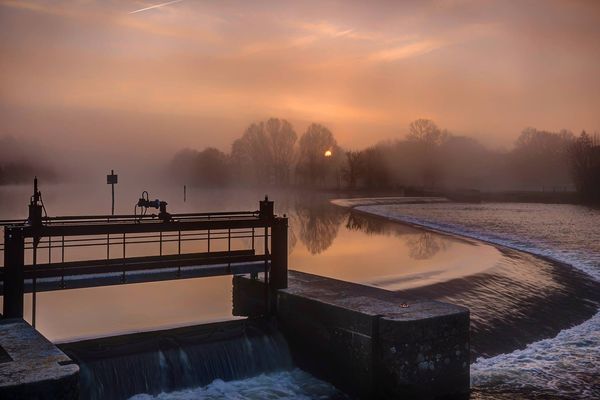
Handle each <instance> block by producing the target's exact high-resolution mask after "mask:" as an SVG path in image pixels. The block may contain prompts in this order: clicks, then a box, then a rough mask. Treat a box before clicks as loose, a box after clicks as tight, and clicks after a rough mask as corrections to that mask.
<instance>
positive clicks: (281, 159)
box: [265, 118, 298, 185]
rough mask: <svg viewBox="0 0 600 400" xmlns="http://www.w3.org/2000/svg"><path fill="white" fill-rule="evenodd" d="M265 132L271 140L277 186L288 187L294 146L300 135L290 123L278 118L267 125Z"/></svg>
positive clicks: (272, 163) (273, 168) (272, 161)
mask: <svg viewBox="0 0 600 400" xmlns="http://www.w3.org/2000/svg"><path fill="white" fill-rule="evenodd" d="M265 132H266V134H267V137H268V139H269V147H270V149H269V150H270V153H271V154H270V156H271V160H270V162H271V168H272V170H273V177H274V180H275V184H277V185H288V184H289V183H290V172H291V169H292V165H293V163H294V145H295V144H296V140H297V139H298V135H296V132H295V131H294V128H293V127H292V125H291V124H290V123H289V122H288V121H286V120H284V119H281V120H280V119H277V118H271V119H269V120H268V121H267V122H266V123H265Z"/></svg>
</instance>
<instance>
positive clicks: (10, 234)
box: [3, 227, 25, 318]
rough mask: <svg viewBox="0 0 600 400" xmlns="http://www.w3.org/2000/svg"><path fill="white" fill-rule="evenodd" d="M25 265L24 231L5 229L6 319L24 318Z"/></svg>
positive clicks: (15, 228) (11, 228) (4, 310)
mask: <svg viewBox="0 0 600 400" xmlns="http://www.w3.org/2000/svg"><path fill="white" fill-rule="evenodd" d="M24 264H25V239H24V237H23V230H22V228H18V227H6V228H5V229H4V307H3V315H4V318H23V297H24V293H25V285H24V281H23V280H24V275H23V265H24Z"/></svg>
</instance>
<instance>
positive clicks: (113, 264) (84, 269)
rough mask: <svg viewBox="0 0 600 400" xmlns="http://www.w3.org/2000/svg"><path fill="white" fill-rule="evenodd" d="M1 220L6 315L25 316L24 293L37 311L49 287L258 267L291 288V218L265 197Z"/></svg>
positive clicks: (274, 283)
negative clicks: (162, 209) (175, 208)
mask: <svg viewBox="0 0 600 400" xmlns="http://www.w3.org/2000/svg"><path fill="white" fill-rule="evenodd" d="M0 226H2V227H3V229H4V244H3V245H2V247H0V253H2V256H3V257H2V258H3V260H4V267H3V268H0V277H1V280H2V281H3V287H2V289H3V294H4V310H3V311H4V313H3V314H4V317H22V316H23V296H24V293H25V292H27V291H30V292H31V293H32V294H33V296H34V297H33V303H34V304H33V309H34V314H35V293H36V292H37V291H45V290H58V289H64V288H73V287H89V286H103V285H106V284H116V283H129V282H140V281H146V282H147V281H153V280H159V279H160V280H164V279H179V278H185V277H198V276H217V275H231V274H238V273H252V274H256V273H258V272H263V273H264V275H265V281H266V282H267V286H269V287H271V288H284V287H287V218H285V217H283V218H280V217H276V216H275V215H274V214H273V202H272V201H268V199H265V200H264V201H261V202H260V209H259V210H258V211H240V212H215V213H193V214H192V213H188V214H172V215H171V214H169V218H168V220H165V219H159V218H157V216H156V215H143V216H140V215H115V216H108V215H82V216H62V217H42V218H41V221H39V222H38V223H35V221H33V222H32V221H29V220H28V221H22V220H8V221H6V220H5V221H0ZM184 247H187V248H188V249H187V251H186V249H185V248H184ZM134 248H137V254H136V252H135V251H134ZM190 250H191V251H190ZM141 273H143V274H144V279H140V277H139V276H136V275H139V274H141ZM74 277H76V279H75V280H73V278H74ZM86 277H87V278H86ZM115 278H118V279H115ZM131 278H135V279H131ZM85 279H87V280H85ZM67 280H69V281H68V283H67ZM34 318H35V317H34Z"/></svg>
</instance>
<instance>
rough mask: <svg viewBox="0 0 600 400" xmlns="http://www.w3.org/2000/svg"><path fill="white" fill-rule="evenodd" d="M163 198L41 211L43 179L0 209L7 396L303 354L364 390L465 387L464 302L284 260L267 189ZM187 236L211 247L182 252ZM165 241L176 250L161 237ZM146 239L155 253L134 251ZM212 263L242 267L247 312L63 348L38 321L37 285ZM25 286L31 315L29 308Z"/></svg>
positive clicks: (95, 282) (232, 269) (85, 388)
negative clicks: (208, 199) (202, 198)
mask: <svg viewBox="0 0 600 400" xmlns="http://www.w3.org/2000/svg"><path fill="white" fill-rule="evenodd" d="M154 205H156V207H160V213H159V214H158V215H147V214H146V212H145V210H144V212H142V213H141V215H138V214H137V213H136V214H134V215H119V216H89V215H88V216H68V217H48V216H42V210H44V211H45V208H44V206H43V203H42V202H41V193H39V191H38V189H37V181H36V184H35V187H34V195H33V196H32V200H31V204H30V208H29V209H30V213H29V218H28V220H27V221H4V222H3V226H4V238H5V241H4V247H3V248H2V249H1V250H2V251H3V252H4V268H2V269H1V272H0V278H1V280H2V282H3V285H2V290H3V294H4V303H3V304H4V306H3V316H2V320H1V323H0V332H1V333H2V337H0V350H2V351H0V397H1V398H7V399H8V398H15V399H16V398H19V399H28V398H31V399H34V398H43V399H46V398H47V399H55V398H56V399H59V398H60V399H76V398H81V399H88V398H89V399H101V398H115V399H121V398H122V399H125V398H128V397H129V396H132V395H134V394H136V393H148V394H158V393H160V392H164V391H166V392H168V391H173V390H177V389H182V388H189V387H193V386H199V385H206V384H207V383H210V382H211V381H212V380H213V379H217V378H218V379H224V380H232V379H240V378H244V377H248V376H253V375H257V374H260V373H264V372H269V371H273V370H278V369H286V368H291V367H292V366H293V365H297V366H299V367H300V368H302V369H304V370H306V371H307V372H310V373H312V374H314V375H316V376H317V377H320V378H322V379H324V380H326V381H329V382H331V383H333V384H334V385H335V386H336V387H337V388H339V389H340V390H342V391H343V392H345V393H348V394H350V395H352V396H356V397H359V398H365V399H367V398H368V399H370V398H390V399H391V398H397V397H401V398H409V399H411V398H424V399H436V398H465V397H466V396H468V392H469V313H468V310H467V309H464V308H461V307H457V306H453V305H450V304H444V303H440V302H435V301H426V300H415V299H405V298H402V297H401V296H399V295H397V294H396V293H392V292H388V291H385V290H382V289H378V288H373V287H367V286H364V285H358V284H352V283H348V282H342V281H338V280H334V279H329V278H325V277H320V276H316V275H310V274H303V273H299V272H295V271H290V272H289V273H288V266H287V229H288V226H287V223H288V221H287V218H286V217H285V216H283V217H278V216H276V215H275V214H274V212H273V210H274V207H273V202H272V201H269V200H268V198H265V200H264V201H261V202H260V207H259V210H257V211H242V212H222V213H194V214H169V213H168V212H167V210H166V202H164V201H159V200H156V201H150V200H148V197H147V195H146V196H145V197H144V196H142V198H140V201H139V202H138V206H141V207H146V208H147V207H149V206H154ZM185 242H195V243H202V244H203V245H204V247H205V250H206V251H203V252H198V251H197V249H196V247H197V246H196V247H195V249H196V250H195V251H194V252H185V251H184V250H185V249H183V246H184V244H185ZM169 243H170V244H171V245H175V246H176V249H177V250H176V251H175V252H174V253H172V252H171V253H168V254H167V252H166V251H164V250H165V249H164V248H165V247H166V244H169ZM140 244H141V245H143V246H155V247H158V249H155V250H158V254H157V255H143V256H131V255H130V254H131V253H130V252H129V251H128V249H129V248H130V246H132V245H140ZM81 247H94V248H105V249H106V257H104V258H95V259H86V258H84V259H81V258H79V259H75V260H70V261H69V260H67V258H65V252H66V251H67V250H69V249H71V248H81ZM146 248H147V247H146ZM44 249H45V250H44ZM115 249H119V250H120V251H118V252H116V254H115ZM53 250H54V251H53ZM43 251H47V252H48V253H47V258H46V260H41V261H44V262H40V255H39V254H38V252H43ZM56 253H60V257H59V258H58V260H57V259H56V258H53V254H56ZM55 257H56V256H55ZM29 260H30V261H31V262H29ZM259 273H260V276H259ZM215 275H233V276H234V278H233V290H234V310H233V313H234V315H238V316H243V317H247V318H248V319H243V320H239V321H227V322H222V323H214V324H205V325H198V326H193V327H186V328H178V329H173V330H167V331H159V332H147V333H139V334H131V335H122V336H117V337H112V338H104V339H96V340H87V341H82V342H77V343H68V344H62V345H60V346H59V347H60V348H59V347H56V346H54V345H52V344H51V343H50V342H48V341H47V340H46V339H45V338H44V337H43V336H42V335H41V334H39V333H38V332H37V331H35V304H36V302H35V294H36V292H37V291H47V290H63V289H69V288H75V287H89V286H103V285H113V284H127V283H132V282H136V283H137V282H149V281H153V280H165V279H184V278H189V277H199V276H215ZM288 279H289V281H288ZM26 291H30V292H31V293H32V295H33V304H32V307H33V309H32V311H33V312H32V316H33V320H32V325H33V326H30V325H29V324H27V323H26V322H25V321H23V319H22V317H23V304H24V293H25V292H26ZM7 338H10V340H7ZM288 345H289V350H288ZM32 363H33V364H35V365H36V368H29V367H27V366H28V365H30V364H32Z"/></svg>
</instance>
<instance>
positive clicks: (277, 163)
mask: <svg viewBox="0 0 600 400" xmlns="http://www.w3.org/2000/svg"><path fill="white" fill-rule="evenodd" d="M296 139H297V135H296V132H295V131H294V129H293V127H292V125H291V124H290V123H289V122H287V121H286V120H280V119H277V118H271V119H269V120H268V121H266V122H259V123H254V124H251V125H250V126H249V127H248V128H247V129H246V131H245V132H244V134H243V135H242V137H241V138H239V139H237V140H236V141H234V142H233V145H232V147H231V158H232V163H233V166H234V168H235V170H236V173H237V175H238V178H239V179H240V180H242V181H249V180H250V181H251V182H254V183H259V184H261V185H267V184H275V185H287V184H289V183H290V171H291V168H292V165H293V162H294V145H295V143H296Z"/></svg>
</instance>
